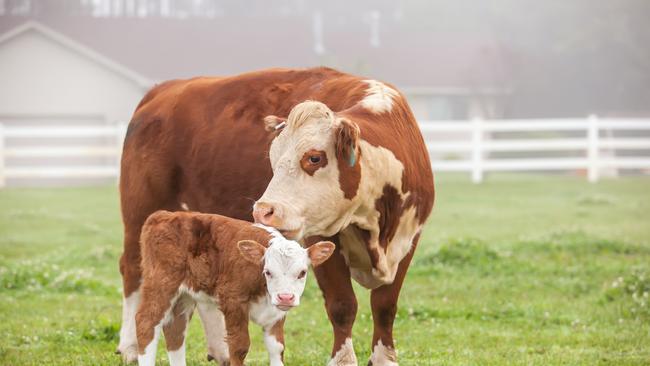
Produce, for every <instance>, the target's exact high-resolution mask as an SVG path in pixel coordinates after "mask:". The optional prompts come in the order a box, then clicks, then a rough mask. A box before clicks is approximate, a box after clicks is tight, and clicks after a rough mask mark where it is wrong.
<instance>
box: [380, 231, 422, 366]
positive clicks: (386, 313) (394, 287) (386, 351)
mask: <svg viewBox="0 0 650 366" xmlns="http://www.w3.org/2000/svg"><path fill="white" fill-rule="evenodd" d="M418 239H419V235H416V237H415V239H413V246H412V248H411V251H410V252H409V253H408V254H407V255H406V257H404V259H402V261H401V262H400V263H399V267H398V269H397V274H396V275H395V281H393V283H392V284H390V285H384V286H381V287H378V288H376V289H374V290H372V292H371V294H370V305H371V307H372V320H373V323H374V332H373V336H372V354H371V355H370V361H368V365H372V366H397V353H396V352H395V344H394V343H393V322H394V321H395V314H396V313H397V299H398V298H399V292H400V290H401V288H402V283H404V277H405V276H406V271H407V270H408V267H409V264H411V259H412V258H413V253H414V252H415V247H416V246H417V242H418Z"/></svg>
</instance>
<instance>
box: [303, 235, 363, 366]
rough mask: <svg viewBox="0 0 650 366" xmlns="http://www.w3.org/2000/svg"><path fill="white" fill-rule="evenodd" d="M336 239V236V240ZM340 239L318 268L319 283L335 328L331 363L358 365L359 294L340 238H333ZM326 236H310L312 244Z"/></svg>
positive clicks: (346, 365)
mask: <svg viewBox="0 0 650 366" xmlns="http://www.w3.org/2000/svg"><path fill="white" fill-rule="evenodd" d="M332 239H333V240H332ZM332 239H329V240H332V241H334V242H335V243H336V251H335V252H334V254H332V256H331V257H330V258H329V259H328V260H326V261H325V262H324V263H323V264H321V265H320V266H318V267H315V268H314V274H315V275H316V279H317V280H318V286H319V287H320V289H321V291H322V292H323V297H324V298H325V308H326V309H327V316H328V317H329V319H330V322H331V323H332V328H333V330H334V346H333V347H332V358H331V360H330V362H329V363H328V365H329V366H335V365H336V366H351V365H355V366H356V365H357V356H356V355H355V353H354V347H353V346H352V325H353V324H354V319H355V318H356V316H357V298H356V297H355V296H354V290H353V289H352V281H351V277H350V269H349V268H348V266H347V264H346V263H345V259H344V258H343V255H342V254H341V250H340V244H339V241H338V238H332ZM320 240H322V238H309V239H308V240H307V243H308V245H309V244H313V243H316V242H318V241H320Z"/></svg>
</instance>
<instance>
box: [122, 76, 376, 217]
mask: <svg viewBox="0 0 650 366" xmlns="http://www.w3.org/2000/svg"><path fill="white" fill-rule="evenodd" d="M356 80H359V78H357V77H354V76H350V75H347V74H343V73H340V72H338V71H335V70H332V69H327V68H317V69H306V70H283V69H274V70H265V71H259V72H252V73H248V74H243V75H239V76H234V77H227V78H194V79H189V80H173V81H168V82H165V83H163V84H160V85H158V86H156V87H154V88H153V89H152V90H151V91H150V92H149V93H147V95H146V96H145V97H144V98H143V100H142V101H141V102H140V104H139V105H138V108H137V109H136V111H135V113H134V116H133V118H132V120H131V123H130V124H129V129H128V132H127V136H126V139H125V143H124V153H123V158H122V172H121V179H120V190H121V198H122V199H121V201H122V209H123V216H124V219H125V223H126V222H128V221H133V222H139V223H140V225H141V224H142V222H144V219H145V218H146V216H147V215H148V214H150V213H151V212H153V211H155V210H158V209H167V210H180V209H190V210H196V211H201V212H211V213H218V214H222V215H226V216H230V217H235V218H239V219H243V220H249V221H250V220H251V219H252V216H251V208H252V205H253V203H254V200H255V199H257V198H259V197H260V196H261V195H262V193H263V192H264V189H265V188H266V185H267V184H268V182H269V181H270V179H271V176H272V171H271V166H270V163H269V159H268V150H269V146H270V143H271V140H272V139H273V134H272V133H269V132H267V131H265V129H264V125H263V124H264V122H263V119H264V117H265V116H267V115H271V114H273V115H278V116H286V115H288V113H289V111H290V110H291V108H292V107H293V106H294V105H296V104H297V103H300V102H302V101H304V100H306V99H316V100H321V101H323V102H325V103H326V104H329V105H332V108H333V109H334V110H342V109H345V108H347V107H349V106H351V105H354V103H356V102H357V101H358V100H359V99H360V98H361V97H362V96H363V90H364V87H363V85H362V83H354V81H356Z"/></svg>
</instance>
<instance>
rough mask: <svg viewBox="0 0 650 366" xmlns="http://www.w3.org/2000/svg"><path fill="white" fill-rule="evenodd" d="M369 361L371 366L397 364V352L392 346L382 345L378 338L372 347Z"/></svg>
mask: <svg viewBox="0 0 650 366" xmlns="http://www.w3.org/2000/svg"><path fill="white" fill-rule="evenodd" d="M370 362H372V366H397V353H396V352H395V349H394V348H391V347H386V346H384V344H383V343H382V342H381V339H380V340H379V342H377V344H376V345H375V347H374V348H373V349H372V355H370Z"/></svg>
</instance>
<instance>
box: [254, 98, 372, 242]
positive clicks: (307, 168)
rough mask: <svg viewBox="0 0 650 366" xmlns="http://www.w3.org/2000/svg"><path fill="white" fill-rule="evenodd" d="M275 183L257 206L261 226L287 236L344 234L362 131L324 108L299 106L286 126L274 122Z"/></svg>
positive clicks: (316, 104) (269, 122) (280, 121)
mask: <svg viewBox="0 0 650 366" xmlns="http://www.w3.org/2000/svg"><path fill="white" fill-rule="evenodd" d="M265 122H266V124H267V129H268V130H277V131H280V132H279V133H278V135H277V136H276V137H275V139H274V140H273V142H272V144H271V149H270V151H269V158H270V161H271V168H272V169H273V178H272V179H271V182H270V183H269V185H268V187H267V188H266V191H265V192H264V194H263V195H262V197H261V198H260V199H259V200H258V201H257V202H256V203H255V205H254V206H253V217H254V218H255V221H256V222H258V223H262V224H264V225H268V226H272V227H275V228H277V229H278V230H280V232H282V233H283V234H284V235H285V236H287V237H290V238H294V239H300V238H302V237H305V236H311V235H323V236H330V235H333V234H335V233H336V232H338V231H340V230H341V229H342V227H341V225H340V220H341V218H342V217H345V213H346V212H348V211H350V210H351V207H352V198H353V197H354V196H355V195H356V191H357V188H358V185H359V180H360V175H361V173H360V166H359V127H358V126H357V125H356V124H355V123H353V122H351V121H350V120H348V119H346V118H342V117H340V116H337V115H335V114H334V112H332V111H331V110H330V109H329V108H328V107H327V106H326V105H325V104H323V103H320V102H314V101H306V102H303V103H300V104H298V105H296V106H295V107H294V108H293V109H292V110H291V112H290V113H289V117H288V118H287V120H286V121H285V120H283V119H280V118H277V117H275V116H269V117H267V118H266V119H265Z"/></svg>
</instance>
